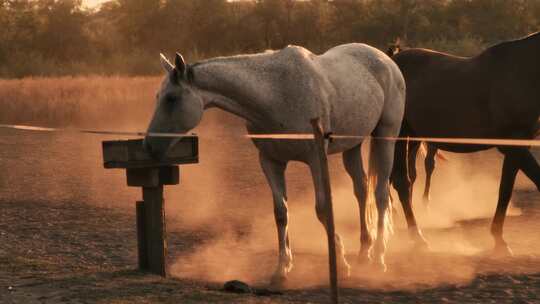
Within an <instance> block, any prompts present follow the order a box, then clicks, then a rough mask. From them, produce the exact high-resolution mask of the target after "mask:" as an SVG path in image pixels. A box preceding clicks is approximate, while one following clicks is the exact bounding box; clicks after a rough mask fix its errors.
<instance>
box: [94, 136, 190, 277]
mask: <svg viewBox="0 0 540 304" xmlns="http://www.w3.org/2000/svg"><path fill="white" fill-rule="evenodd" d="M143 143H144V140H143V139H134V140H116V141H104V142H103V143H102V148H103V165H104V167H105V168H106V169H126V180H127V185H128V186H129V187H137V188H141V189H142V196H143V200H142V201H138V202H137V204H136V219H137V252H138V258H139V269H140V270H143V271H147V272H150V273H153V274H157V275H160V276H163V277H166V276H167V272H168V269H167V237H166V235H167V230H166V227H165V201H164V199H163V186H170V185H178V184H180V168H179V167H178V165H183V164H196V163H198V162H199V140H198V138H197V136H189V137H184V138H181V139H180V140H178V141H177V142H176V143H175V144H174V145H173V146H171V147H169V150H168V151H167V153H166V155H165V157H163V158H162V159H159V160H156V159H154V158H153V157H152V155H150V154H149V153H148V151H147V150H146V149H145V148H144V144H143Z"/></svg>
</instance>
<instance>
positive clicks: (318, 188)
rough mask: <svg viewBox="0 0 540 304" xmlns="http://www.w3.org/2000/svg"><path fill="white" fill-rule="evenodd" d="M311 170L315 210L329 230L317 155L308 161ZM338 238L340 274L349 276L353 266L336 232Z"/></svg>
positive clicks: (337, 255) (325, 227)
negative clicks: (350, 264)
mask: <svg viewBox="0 0 540 304" xmlns="http://www.w3.org/2000/svg"><path fill="white" fill-rule="evenodd" d="M308 165H309V168H310V170H311V176H312V177H313V185H314V188H315V210H316V212H317V218H318V219H319V221H320V222H321V223H322V224H323V226H324V229H325V230H327V231H328V225H327V223H326V219H327V214H326V202H327V200H326V195H325V193H324V187H323V182H322V173H321V166H320V163H319V159H318V157H317V155H315V154H314V155H313V157H312V158H311V161H310V162H309V163H308ZM335 239H336V257H337V265H338V269H339V275H340V276H347V277H348V276H349V275H350V271H351V267H350V266H349V263H347V259H346V258H345V246H343V241H342V240H341V237H340V236H339V234H337V233H336V234H335Z"/></svg>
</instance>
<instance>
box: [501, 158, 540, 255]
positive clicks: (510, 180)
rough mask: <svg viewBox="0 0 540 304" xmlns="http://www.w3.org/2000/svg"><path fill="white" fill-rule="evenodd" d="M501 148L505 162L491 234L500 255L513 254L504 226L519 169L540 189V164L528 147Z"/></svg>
mask: <svg viewBox="0 0 540 304" xmlns="http://www.w3.org/2000/svg"><path fill="white" fill-rule="evenodd" d="M499 150H500V151H501V152H502V153H503V154H504V163H503V169H502V175H501V184H500V187H499V200H498V202H497V211H496V212H495V217H494V218H493V223H492V225H491V234H492V235H493V237H494V239H495V252H496V253H497V254H499V255H511V254H512V251H511V250H510V248H509V247H508V244H507V243H506V241H505V240H504V238H503V226H504V220H505V217H506V211H507V209H508V204H509V203H510V198H511V196H512V190H513V188H514V182H515V179H516V175H517V172H518V170H519V169H521V170H522V171H523V173H525V175H527V177H529V178H530V179H531V180H532V181H533V182H534V183H535V184H536V187H537V188H538V189H539V190H540V166H538V163H537V162H536V159H535V158H534V156H532V154H531V152H530V151H529V150H528V149H526V148H500V149H499Z"/></svg>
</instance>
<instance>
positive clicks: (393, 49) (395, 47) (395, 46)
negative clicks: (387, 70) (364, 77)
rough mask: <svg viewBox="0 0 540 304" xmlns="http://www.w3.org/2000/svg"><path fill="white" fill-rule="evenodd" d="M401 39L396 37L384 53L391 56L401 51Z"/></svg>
mask: <svg viewBox="0 0 540 304" xmlns="http://www.w3.org/2000/svg"><path fill="white" fill-rule="evenodd" d="M400 40H401V39H400V38H397V39H396V41H395V42H392V43H390V44H389V45H388V50H386V55H388V56H389V57H393V56H394V55H396V54H397V53H399V52H401V41H400Z"/></svg>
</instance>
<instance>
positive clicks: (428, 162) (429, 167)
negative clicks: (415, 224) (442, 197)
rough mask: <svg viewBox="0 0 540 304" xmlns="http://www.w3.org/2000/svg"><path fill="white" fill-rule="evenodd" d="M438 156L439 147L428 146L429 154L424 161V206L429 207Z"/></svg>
mask: <svg viewBox="0 0 540 304" xmlns="http://www.w3.org/2000/svg"><path fill="white" fill-rule="evenodd" d="M436 155H437V147H435V146H433V145H430V144H427V154H426V159H425V161H424V164H425V167H426V186H425V187H424V199H423V200H424V205H425V206H426V207H427V206H428V205H429V201H430V195H429V192H430V190H431V177H432V176H433V171H434V170H435V156H436Z"/></svg>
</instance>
